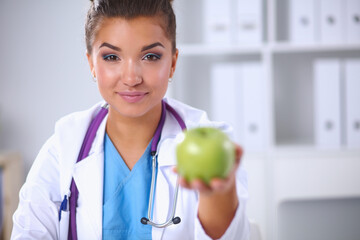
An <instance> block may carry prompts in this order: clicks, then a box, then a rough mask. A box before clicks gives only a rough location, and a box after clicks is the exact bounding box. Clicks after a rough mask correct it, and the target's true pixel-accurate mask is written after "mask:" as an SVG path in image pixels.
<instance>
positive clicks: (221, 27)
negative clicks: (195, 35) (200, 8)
mask: <svg viewBox="0 0 360 240" xmlns="http://www.w3.org/2000/svg"><path fill="white" fill-rule="evenodd" d="M203 3H204V12H203V14H204V42H205V43H209V44H229V43H231V38H232V37H231V34H232V33H231V14H230V13H231V12H230V10H231V4H230V3H231V0H222V1H219V0H206V1H204V2H203Z"/></svg>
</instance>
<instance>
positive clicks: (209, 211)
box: [180, 146, 248, 239]
mask: <svg viewBox="0 0 360 240" xmlns="http://www.w3.org/2000/svg"><path fill="white" fill-rule="evenodd" d="M241 156H242V149H241V148H240V146H237V147H236V164H235V166H234V168H233V170H232V172H231V173H230V174H229V176H228V178H227V179H213V180H212V181H211V183H210V186H207V185H205V184H204V183H203V182H202V181H200V180H194V181H193V182H191V183H187V182H186V181H185V180H184V179H183V178H181V179H180V185H181V186H183V187H185V188H188V189H195V190H197V191H198V193H199V208H198V220H199V221H200V224H201V226H202V228H203V230H204V231H205V233H206V235H208V236H209V237H211V238H212V239H218V238H220V237H222V236H223V237H224V234H225V233H226V231H227V230H228V229H229V227H230V225H231V223H232V222H233V220H234V218H235V216H236V221H237V222H238V221H239V222H242V223H243V225H244V226H245V228H244V227H242V226H234V227H235V228H238V231H240V232H242V231H243V232H244V233H243V234H242V236H244V235H247V233H248V232H247V229H246V226H247V223H246V222H244V221H247V219H246V218H245V216H242V215H244V213H245V211H244V210H245V207H244V206H239V204H242V203H244V201H239V197H238V193H237V189H236V188H237V181H236V170H237V169H238V167H239V165H240V159H241ZM238 184H239V182H238ZM239 219H240V220H239ZM239 222H238V223H239ZM232 225H234V224H232ZM234 227H232V229H234ZM239 227H240V230H239ZM235 234H238V233H235ZM240 234H241V233H240ZM225 235H226V234H225ZM236 237H238V235H236ZM224 238H225V239H230V238H228V237H224ZM239 238H240V237H239ZM237 239H238V238H237Z"/></svg>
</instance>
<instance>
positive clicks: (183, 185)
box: [178, 176, 191, 189]
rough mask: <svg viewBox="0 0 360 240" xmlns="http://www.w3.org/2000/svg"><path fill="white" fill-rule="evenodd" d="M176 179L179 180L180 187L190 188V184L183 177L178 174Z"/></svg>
mask: <svg viewBox="0 0 360 240" xmlns="http://www.w3.org/2000/svg"><path fill="white" fill-rule="evenodd" d="M178 181H179V185H180V186H181V187H183V188H187V189H191V186H190V184H189V183H188V182H187V181H186V179H185V178H183V177H181V176H179V180H178Z"/></svg>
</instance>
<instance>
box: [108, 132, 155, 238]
mask: <svg viewBox="0 0 360 240" xmlns="http://www.w3.org/2000/svg"><path fill="white" fill-rule="evenodd" d="M150 146H151V142H150V144H149V145H148V146H147V148H146V150H145V152H144V153H143V155H142V156H141V158H140V159H139V160H138V162H137V163H136V164H135V165H134V167H133V169H132V170H131V171H130V169H129V168H128V166H127V165H126V164H125V162H124V161H123V159H122V157H121V155H120V154H119V152H118V151H117V150H116V148H115V146H114V144H113V143H112V142H111V140H110V138H109V136H108V135H107V134H105V139H104V187H103V189H104V192H103V239H141V240H148V239H149V240H150V239H152V237H151V226H150V225H143V224H142V223H141V222H140V219H141V218H142V217H147V210H148V202H149V196H150V184H151V171H152V166H151V155H150Z"/></svg>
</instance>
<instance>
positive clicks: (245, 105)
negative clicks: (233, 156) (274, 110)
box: [238, 62, 266, 151]
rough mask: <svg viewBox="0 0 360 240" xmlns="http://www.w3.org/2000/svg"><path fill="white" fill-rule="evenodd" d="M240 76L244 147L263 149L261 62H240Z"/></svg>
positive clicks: (263, 109) (263, 75)
mask: <svg viewBox="0 0 360 240" xmlns="http://www.w3.org/2000/svg"><path fill="white" fill-rule="evenodd" d="M238 72H239V76H240V91H239V95H240V109H241V110H240V115H241V118H242V121H241V124H242V127H241V129H240V130H241V135H242V136H243V143H244V148H245V149H247V150H250V151H261V150H264V149H265V131H266V126H265V114H264V113H265V85H266V84H265V72H264V68H263V65H262V63H260V62H247V63H242V64H241V67H240V68H238Z"/></svg>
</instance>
